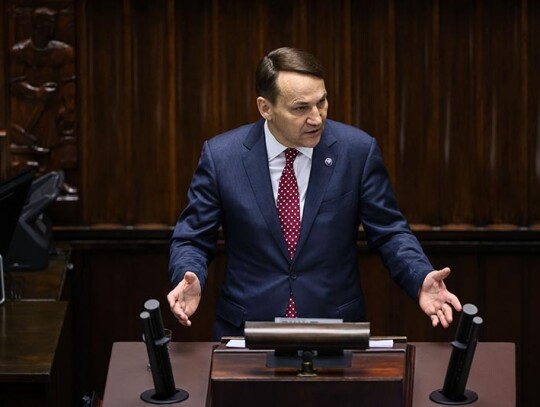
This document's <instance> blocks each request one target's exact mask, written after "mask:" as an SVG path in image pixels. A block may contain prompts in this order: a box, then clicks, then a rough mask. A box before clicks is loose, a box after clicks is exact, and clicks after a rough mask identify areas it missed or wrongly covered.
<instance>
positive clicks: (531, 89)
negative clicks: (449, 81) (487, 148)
mask: <svg viewBox="0 0 540 407" xmlns="http://www.w3.org/2000/svg"><path fill="white" fill-rule="evenodd" d="M522 3H523V5H524V6H523V9H522V10H524V11H522V13H523V14H525V16H524V17H523V19H525V21H526V23H527V28H528V30H527V31H526V33H525V35H524V40H523V41H524V42H525V46H526V48H527V52H528V54H527V62H528V64H527V66H526V68H527V74H528V75H527V78H528V86H527V87H526V89H524V90H526V91H527V96H528V102H529V103H528V120H527V129H528V138H529V140H530V145H529V155H528V157H527V158H528V159H527V163H528V167H527V174H528V177H529V180H528V181H529V182H528V191H529V194H530V195H529V201H528V211H529V222H528V223H529V224H536V225H538V224H540V75H539V74H538V73H539V72H540V4H539V3H538V2H537V1H533V0H530V1H523V2H522Z"/></svg>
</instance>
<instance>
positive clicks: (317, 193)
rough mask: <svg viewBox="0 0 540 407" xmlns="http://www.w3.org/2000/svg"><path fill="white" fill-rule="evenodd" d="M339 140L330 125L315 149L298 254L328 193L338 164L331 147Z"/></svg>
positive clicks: (336, 156) (297, 249)
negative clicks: (325, 194) (327, 190)
mask: <svg viewBox="0 0 540 407" xmlns="http://www.w3.org/2000/svg"><path fill="white" fill-rule="evenodd" d="M336 141H337V140H336V139H335V137H334V136H333V135H332V133H331V132H330V130H329V129H328V123H327V126H326V128H325V130H324V133H323V135H322V137H321V141H320V142H319V144H318V145H317V147H315V148H314V149H313V157H312V161H311V174H310V176H309V184H308V189H307V192H306V201H305V204H304V212H303V215H302V225H301V227H300V239H299V241H298V246H297V247H296V253H297V254H299V253H300V252H301V251H302V247H303V246H304V243H305V242H306V240H307V237H308V236H309V232H310V230H311V227H312V226H313V222H314V221H315V217H316V216H317V213H318V211H319V207H320V206H321V202H322V199H323V196H324V193H325V191H326V187H327V185H328V182H329V181H330V178H331V177H332V174H333V173H334V168H335V165H336V163H337V159H338V155H337V154H336V153H335V152H334V151H332V149H331V147H332V146H333V144H334V143H335V142H336Z"/></svg>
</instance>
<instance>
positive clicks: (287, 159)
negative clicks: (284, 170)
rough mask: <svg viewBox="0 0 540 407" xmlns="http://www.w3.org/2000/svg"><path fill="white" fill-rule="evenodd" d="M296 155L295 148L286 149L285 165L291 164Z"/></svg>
mask: <svg viewBox="0 0 540 407" xmlns="http://www.w3.org/2000/svg"><path fill="white" fill-rule="evenodd" d="M297 155H298V150H297V149H296V148H288V149H286V150H285V165H287V164H292V163H293V162H294V159H295V158H296V156H297Z"/></svg>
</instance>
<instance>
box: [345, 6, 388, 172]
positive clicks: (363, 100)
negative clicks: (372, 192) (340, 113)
mask: <svg viewBox="0 0 540 407" xmlns="http://www.w3.org/2000/svg"><path fill="white" fill-rule="evenodd" d="M390 3H392V2H389V1H380V2H352V3H351V16H350V17H349V18H350V25H351V40H350V42H351V50H350V61H351V62H350V64H351V66H350V72H351V73H350V78H351V79H350V81H351V82H350V85H348V86H349V87H350V89H351V108H350V110H351V118H350V123H351V124H353V125H356V126H358V127H360V128H361V129H363V130H365V131H367V132H368V133H369V134H371V135H372V136H373V137H375V138H377V140H378V142H379V144H380V146H381V150H382V152H383V156H384V157H385V159H386V165H387V168H388V172H389V173H390V175H391V178H392V179H393V180H394V179H395V165H394V160H393V158H394V156H395V150H396V143H395V140H396V139H395V135H396V133H395V126H394V123H395V98H394V88H393V87H394V84H395V58H394V36H393V32H394V21H393V18H392V16H391V15H390V11H389V10H390V7H393V4H392V5H391V4H390ZM392 10H393V9H392Z"/></svg>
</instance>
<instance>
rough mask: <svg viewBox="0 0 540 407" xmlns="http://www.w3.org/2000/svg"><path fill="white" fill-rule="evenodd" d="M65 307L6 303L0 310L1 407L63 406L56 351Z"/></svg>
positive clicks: (55, 303)
mask: <svg viewBox="0 0 540 407" xmlns="http://www.w3.org/2000/svg"><path fill="white" fill-rule="evenodd" d="M66 310H67V303H66V302H61V301H8V302H6V303H5V304H4V305H2V306H0V406H2V407H11V406H17V407H23V406H50V407H53V406H54V407H56V406H60V405H67V404H63V403H62V402H61V401H60V399H61V395H60V394H59V393H58V390H59V389H58V387H60V386H59V380H58V379H59V375H66V374H70V373H69V372H65V371H64V372H58V370H59V369H60V366H59V363H60V361H59V360H58V359H59V356H58V355H57V348H58V344H59V342H60V336H61V332H62V326H63V324H64V319H65V315H66Z"/></svg>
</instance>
